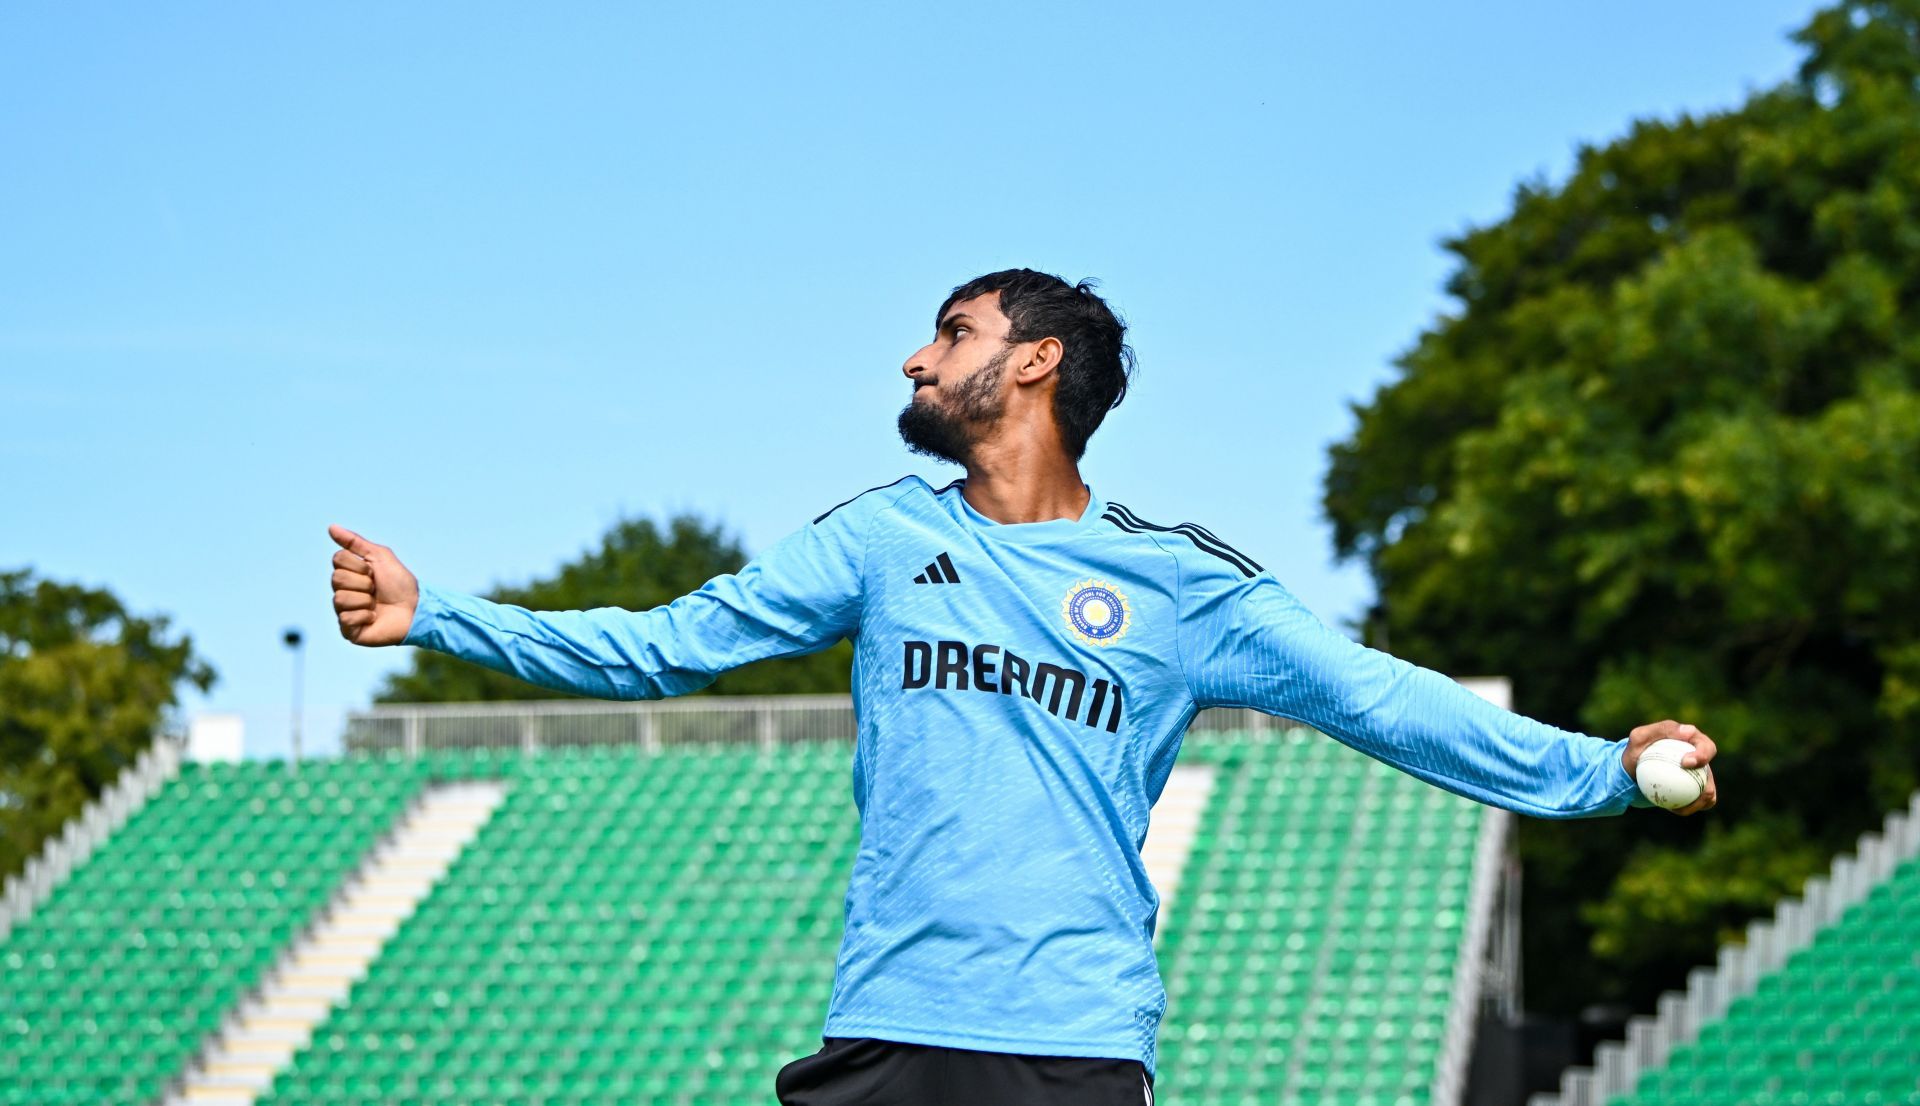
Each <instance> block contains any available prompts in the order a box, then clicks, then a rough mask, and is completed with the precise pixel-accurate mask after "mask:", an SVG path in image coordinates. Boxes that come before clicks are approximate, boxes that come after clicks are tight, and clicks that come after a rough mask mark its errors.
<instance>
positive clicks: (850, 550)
mask: <svg viewBox="0 0 1920 1106" xmlns="http://www.w3.org/2000/svg"><path fill="white" fill-rule="evenodd" d="M964 487H965V481H964V480H956V481H954V482H953V483H951V484H948V485H947V486H946V487H944V488H940V489H938V490H936V489H934V488H933V487H932V486H931V485H929V484H928V483H927V482H925V481H923V480H921V479H920V478H919V477H917V476H906V477H903V478H901V479H900V480H897V481H895V482H893V483H891V484H887V485H884V486H882V487H878V488H873V489H869V490H868V491H866V492H863V493H861V494H860V495H857V496H855V497H854V498H852V499H850V500H848V501H846V502H844V503H842V504H840V505H838V506H836V507H834V508H832V509H830V510H828V511H826V512H824V513H823V514H821V515H820V516H818V517H817V518H815V519H813V520H812V521H811V522H809V523H807V524H806V525H804V526H802V527H800V528H799V529H798V530H797V531H795V532H793V533H791V534H789V535H788V536H787V537H785V538H783V539H782V540H781V541H779V542H778V543H776V544H775V545H774V546H772V547H771V548H770V549H768V550H767V551H766V552H765V553H763V554H762V555H761V556H759V557H756V558H754V559H753V560H752V561H751V562H750V563H749V564H747V565H746V566H745V567H744V568H742V569H741V570H740V571H739V572H737V573H728V574H724V575H721V576H717V577H715V578H713V579H712V580H709V581H708V582H707V583H706V584H705V585H703V586H702V587H701V588H700V589H699V590H697V591H694V592H692V593H690V594H687V595H684V596H681V597H680V598H678V599H675V600H674V601H673V602H671V603H668V604H665V605H662V606H659V607H655V608H653V609H651V610H646V611H629V610H622V609H618V608H599V609H595V610H586V611H540V612H535V611H529V610H525V609H523V608H520V607H516V606H511V605H505V604H498V603H492V602H489V601H486V600H483V599H479V598H476V597H474V596H470V595H464V594H461V593H458V592H454V591H449V590H445V589H441V588H437V587H432V586H430V585H427V584H425V583H423V584H422V585H421V588H420V604H419V608H418V610H417V611H416V613H415V615H414V620H413V624H412V627H411V629H410V630H409V632H408V635H407V638H406V643H407V644H410V645H418V646H423V647H426V648H431V649H436V650H440V651H442V652H446V653H450V654H453V655H455V656H458V657H463V658H465V659H467V660H469V661H473V662H475V663H478V664H481V665H484V666H486V667H488V668H492V669H495V670H497V671H501V672H505V673H509V674H511V675H514V676H517V677H519V678H521V679H523V680H527V681H530V682H532V683H536V684H540V685H543V686H546V687H551V688H555V689H560V690H565V691H569V692H574V693H578V694H583V695H589V696H597V697H601V698H607V699H658V698H662V697H665V696H669V695H681V694H685V693H687V692H691V691H697V690H699V689H700V688H703V687H705V686H707V685H708V684H709V683H711V682H712V681H713V679H714V678H715V677H716V676H717V675H719V674H720V673H721V672H724V671H726V670H728V669H730V668H734V667H736V666H738V665H742V664H746V663H748V662H750V661H756V660H762V659H765V658H768V657H777V656H786V655H791V654H798V653H809V652H813V651H816V650H819V649H824V648H826V647H828V646H830V645H832V644H834V643H835V642H837V641H839V640H840V639H842V638H847V639H851V640H852V641H853V643H854V659H853V700H854V710H855V717H856V719H857V730H858V733H857V735H856V740H855V744H854V749H853V764H852V775H853V780H852V783H853V798H854V802H855V804H856V806H857V808H858V810H859V812H860V821H861V827H860V847H859V851H858V853H857V856H856V859H855V861H854V865H853V872H852V876H851V879H850V881H849V884H848V888H847V895H846V900H845V927H844V933H843V938H842V942H841V946H840V951H839V956H838V960H837V962H836V966H835V976H834V986H833V994H832V998H831V1000H830V1002H829V1005H828V1010H827V1015H826V1021H825V1025H824V1027H823V1035H824V1036H836V1037H877V1038H881V1039H886V1040H895V1041H905V1042H913V1043H921V1044H936V1045H947V1046H951V1047H957V1048H969V1049H981V1050H987V1051H1000V1052H1011V1053H1023V1054H1030V1055H1048V1056H1090V1057H1119V1058H1133V1059H1138V1060H1140V1061H1141V1062H1142V1063H1143V1064H1144V1065H1145V1066H1146V1068H1147V1069H1148V1070H1149V1071H1153V1070H1155V1043H1156V1038H1157V1032H1158V1028H1159V1024H1160V1021H1161V1017H1162V1015H1163V1014H1164V1012H1165V1010H1166V992H1165V989H1164V988H1163V986H1162V984H1161V980H1160V977H1159V971H1158V964H1157V962H1156V960H1155V958H1154V952H1153V932H1154V928H1155V925H1156V921H1157V915H1158V909H1159V904H1160V900H1159V896H1158V894H1157V893H1156V892H1155V890H1154V887H1153V885H1152V883H1151V881H1150V880H1149V879H1148V876H1147V870H1146V866H1145V864H1144V863H1143V862H1142V860H1141V849H1142V846H1143V844H1144V842H1145V840H1146V834H1147V824H1148V815H1149V812H1150V810H1151V809H1152V806H1153V804H1154V802H1155V800H1156V799H1158V798H1159V796H1160V792H1161V790H1162V788H1163V787H1164V786H1165V784H1166V781H1167V776H1168V773H1169V772H1170V771H1171V770H1172V768H1173V764H1174V760H1175V758H1176V757H1177V756H1178V755H1179V752H1180V745H1181V741H1182V738H1183V737H1184V735H1185V733H1186V730H1187V726H1188V724H1189V723H1190V722H1192V720H1193V718H1194V715H1195V714H1196V713H1197V712H1198V711H1199V710H1200V709H1201V708H1202V707H1210V706H1223V707H1249V708H1253V709H1255V710H1259V711H1264V712H1266V713H1269V714H1273V715H1279V716H1282V717H1285V718H1290V719H1295V720H1297V721H1299V722H1302V723H1305V724H1306V725H1309V726H1312V727H1314V728H1316V729H1318V730H1320V731H1322V732H1324V733H1326V734H1327V735H1329V736H1331V737H1332V738H1334V739H1336V740H1338V741H1340V742H1343V743H1345V744H1347V745H1350V746H1352V747H1353V748H1355V749H1358V750H1360V751H1362V752H1364V753H1366V754H1367V755H1369V756H1372V757H1375V758H1377V759H1379V760H1382V761H1385V762H1387V763H1389V764H1392V765H1394V766H1395V767H1397V768H1399V769H1401V770H1403V771H1405V772H1408V773H1411V774H1412V775H1414V776H1417V777H1419V778H1420V779H1423V780H1426V781H1428V782H1429V783H1432V784H1434V785H1435V786H1438V787H1442V788H1445V789H1447V790H1448V791H1452V792H1455V793H1457V794H1460V795H1464V796H1467V797H1470V798H1472V799H1476V800H1478V801H1480V802H1483V803H1488V804H1492V805H1494V806H1499V807H1504V808H1506V809H1508V810H1512V811H1517V812H1519V813H1522V814H1528V815H1533V816H1537V817H1543V818H1578V817H1587V816H1594V815H1606V814H1617V813H1620V812H1621V811H1623V810H1624V809H1625V808H1626V807H1628V806H1629V805H1640V804H1637V803H1636V802H1635V798H1636V796H1637V794H1638V792H1637V789H1636V786H1635V784H1634V781H1633V779H1632V777H1631V776H1629V775H1628V774H1627V772H1626V769H1625V767H1624V765H1623V763H1622V759H1621V758H1622V753H1623V751H1624V747H1625V745H1626V740H1625V739H1624V738H1623V739H1619V740H1613V741H1609V740H1604V739H1601V738H1598V737H1592V736H1587V735H1583V734H1579V733H1574V732H1570V731H1567V730H1562V729H1558V728H1555V727H1553V726H1549V725H1545V724H1542V723H1540V722H1536V721H1533V720H1530V719H1527V718H1525V717H1522V716H1520V715H1518V714H1514V713H1512V712H1509V711H1506V710H1503V709H1501V708H1499V707H1496V706H1494V705H1493V704H1491V703H1488V702H1486V701H1485V700H1482V699H1481V698H1479V697H1478V696H1476V695H1474V694H1473V693H1472V692H1470V691H1467V690H1466V689H1465V688H1463V687H1461V686H1460V685H1459V684H1457V683H1455V682H1454V681H1453V680H1451V679H1448V678H1447V677H1445V676H1443V675H1440V674H1439V673H1436V672H1432V671H1429V670H1427V669H1423V668H1419V667H1416V666H1415V665H1412V664H1409V663H1407V662H1405V661H1402V660H1400V659H1398V658H1395V657H1393V656H1390V655H1389V654H1387V653H1384V652H1380V651H1377V650H1374V649H1370V648H1367V647H1365V646H1363V645H1361V644H1359V643H1356V642H1354V641H1352V640H1351V639H1349V638H1347V637H1346V636H1344V635H1342V634H1339V633H1336V632H1334V631H1333V630H1331V629H1329V628H1328V627H1327V626H1325V625H1324V624H1323V623H1321V622H1320V620H1319V619H1317V618H1315V617H1314V616H1313V614H1312V613H1311V612H1309V611H1308V610H1307V609H1306V608H1305V607H1304V606H1303V605H1302V604H1301V603H1300V601H1299V600H1297V599H1296V598H1295V597H1294V596H1293V595H1292V594H1291V593H1290V592H1289V591H1288V590H1287V589H1286V587H1285V586H1283V585H1282V584H1281V582H1280V581H1279V580H1278V579H1276V578H1275V577H1274V575H1273V574H1272V573H1271V572H1268V571H1266V570H1264V569H1262V568H1260V566H1259V565H1257V564H1256V563H1255V562H1254V561H1252V560H1251V559H1249V558H1248V557H1247V556H1246V555H1245V554H1243V553H1241V552H1239V551H1238V550H1235V549H1233V548H1232V547H1230V546H1228V545H1227V544H1226V543H1224V542H1222V541H1221V540H1220V539H1218V538H1217V537H1215V536H1214V535H1213V534H1212V533H1211V532H1210V531H1208V530H1206V529H1204V528H1202V527H1199V526H1196V525H1193V524H1190V523H1182V524H1179V525H1173V526H1166V525H1159V524H1155V523H1150V522H1146V521H1144V520H1142V519H1140V518H1139V517H1137V516H1136V515H1134V514H1133V513H1132V512H1131V511H1129V510H1128V509H1127V508H1126V507H1125V506H1123V505H1121V504H1118V503H1111V502H1108V501H1107V500H1105V499H1104V498H1102V497H1101V496H1100V495H1099V494H1098V493H1097V492H1096V491H1094V490H1093V489H1092V488H1091V487H1088V488H1087V491H1088V494H1089V497H1090V498H1089V502H1088V505H1087V507H1086V510H1085V512H1084V513H1083V514H1082V515H1081V517H1079V518H1077V519H1055V520H1050V521H1046V522H1030V523H1011V524H1004V523H997V522H995V521H994V520H992V519H989V518H987V517H985V516H984V515H982V514H980V513H979V512H978V511H976V510H975V509H974V508H973V507H972V506H971V505H970V504H969V503H968V502H967V501H966V499H965V497H964V496H963V494H962V493H963V490H964Z"/></svg>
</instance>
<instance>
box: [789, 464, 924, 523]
mask: <svg viewBox="0 0 1920 1106" xmlns="http://www.w3.org/2000/svg"><path fill="white" fill-rule="evenodd" d="M912 478H913V477H912V475H911V474H909V475H907V476H902V477H901V478H900V480H911V479H912ZM900 480H895V481H892V482H890V483H886V484H875V485H874V486H873V487H871V488H868V489H867V491H866V492H861V493H860V495H856V496H851V497H849V498H846V499H843V500H841V501H840V502H838V503H835V504H834V505H833V506H831V507H828V508H827V509H826V510H824V511H822V512H820V513H819V514H818V515H816V516H814V519H813V521H814V522H816V523H819V522H824V521H826V518H827V516H828V515H830V514H832V513H833V512H835V511H837V510H839V509H840V508H842V507H845V506H846V505H847V504H849V503H852V502H853V501H854V500H855V499H859V498H860V496H861V495H865V494H867V492H877V491H879V490H880V489H881V488H891V487H893V486H894V485H895V484H898V483H899V482H900Z"/></svg>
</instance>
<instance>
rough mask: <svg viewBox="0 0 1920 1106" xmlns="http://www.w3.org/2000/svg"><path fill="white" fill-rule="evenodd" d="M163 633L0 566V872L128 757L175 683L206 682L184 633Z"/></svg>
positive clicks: (164, 721) (208, 673)
mask: <svg viewBox="0 0 1920 1106" xmlns="http://www.w3.org/2000/svg"><path fill="white" fill-rule="evenodd" d="M166 630H167V619H166V618H165V617H163V616H155V617H153V618H138V617H135V616H134V615H132V614H129V613H128V612H127V610H126V608H125V607H124V606H122V605H121V603H120V601H119V600H118V599H116V598H114V596H113V595H112V594H110V593H108V592H105V591H97V590H94V589H91V588H87V587H83V586H81V585H78V584H62V583H56V582H54V581H52V580H36V579H35V578H34V576H33V573H32V571H31V570H30V569H19V570H14V571H5V572H0V875H13V874H14V873H16V872H18V871H19V870H20V869H21V868H22V867H23V866H24V865H25V863H26V861H27V859H28V858H29V857H31V856H33V855H34V854H35V853H36V852H38V851H39V849H40V846H41V844H42V843H43V842H44V841H45V840H46V839H47V838H48V837H49V836H51V835H53V834H55V833H57V832H58V831H59V829H60V826H61V825H62V823H64V822H66V820H67V819H69V818H72V817H73V816H74V815H76V814H78V813H79V812H80V810H81V809H82V808H83V807H85V806H86V804H87V803H89V802H91V801H92V800H93V799H95V798H98V797H99V795H100V793H101V792H102V791H103V790H105V789H106V788H107V787H109V786H111V785H112V783H113V781H114V780H115V779H116V778H117V777H118V776H119V775H120V772H121V771H122V770H123V769H125V768H126V767H128V766H129V765H131V764H132V763H133V762H134V761H135V760H137V759H139V757H140V754H142V753H144V752H145V751H146V750H147V747H148V746H149V745H151V744H152V743H153V738H154V734H155V733H157V732H159V731H160V730H161V729H163V728H166V727H168V726H170V725H171V724H172V720H171V719H169V718H168V717H167V712H168V710H169V709H170V708H171V707H173V706H174V705H175V703H176V693H177V692H178V690H179V688H180V685H181V683H182V682H183V681H184V682H185V683H187V684H190V685H192V686H194V687H197V688H199V689H200V690H201V691H206V690H207V689H209V688H211V687H212V686H213V682H214V678H215V677H214V671H213V669H212V668H211V667H209V666H208V665H207V664H206V662H205V661H204V660H202V659H200V658H199V657H197V656H196V655H195V654H194V652H193V644H192V640H191V639H190V638H188V637H187V636H185V635H182V636H181V637H180V638H179V639H178V640H172V639H170V638H169V637H168V636H167V633H166Z"/></svg>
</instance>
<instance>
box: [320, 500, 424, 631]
mask: <svg viewBox="0 0 1920 1106" xmlns="http://www.w3.org/2000/svg"><path fill="white" fill-rule="evenodd" d="M327 535H328V536H329V537H331V538H332V539H333V540H334V541H336V542H338V543H339V544H340V549H339V550H337V551H336V552H335V553H334V555H333V611H334V613H335V614H337V615H339V616H340V636H341V637H343V638H346V639H347V640H348V641H351V642H353V643H354V644H355V645H398V644H400V643H401V642H403V641H405V640H406V638H407V631H408V630H409V629H411V628H412V626H413V612H414V609H415V608H416V607H418V606H419V605H420V582H419V581H418V580H416V579H414V576H413V573H411V572H408V571H407V566H406V565H403V564H401V563H400V559H399V558H398V557H395V556H394V555H393V550H391V549H388V548H387V547H386V546H384V545H375V544H373V543H372V542H370V541H368V540H367V539H365V538H363V537H361V536H360V535H358V534H356V533H354V532H353V531H351V530H349V529H347V528H346V527H344V526H329V527H327Z"/></svg>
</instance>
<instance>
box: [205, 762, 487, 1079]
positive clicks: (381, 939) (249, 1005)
mask: <svg viewBox="0 0 1920 1106" xmlns="http://www.w3.org/2000/svg"><path fill="white" fill-rule="evenodd" d="M505 790H506V789H505V788H504V787H503V786H502V785H500V784H498V783H494V782H477V781H476V782H467V783H460V784H449V785H443V786H439V787H435V788H432V789H430V790H429V791H427V792H426V793H425V794H424V795H423V796H422V797H421V799H420V802H419V804H418V805H417V806H416V807H414V809H413V810H412V812H411V813H410V814H409V815H408V816H407V818H406V820H405V821H403V822H402V823H401V824H400V825H399V826H398V827H397V828H396V829H395V830H394V832H393V835H392V836H391V837H390V838H389V839H388V840H387V841H385V842H383V843H382V844H381V845H379V846H378V847H377V848H375V850H374V851H373V853H372V855H370V856H369V857H368V858H367V860H366V862H365V863H364V864H363V865H362V866H361V869H360V871H359V872H358V873H357V874H356V875H355V876H354V878H353V879H351V880H350V881H349V882H348V883H347V885H346V886H345V887H344V888H343V889H342V892H341V894H340V896H339V897H338V898H337V899H336V900H335V905H334V907H333V909H332V910H331V911H329V912H328V914H327V916H326V917H325V918H323V919H322V920H321V921H320V922H319V923H318V924H317V925H316V926H315V927H314V929H313V930H312V932H311V933H310V934H309V935H308V936H306V937H304V938H302V939H301V940H300V941H299V942H298V943H296V944H295V945H294V946H293V948H292V950H291V951H290V952H289V953H288V955H287V956H286V958H285V959H284V960H282V961H281V963H280V965H279V966H278V968H277V969H276V970H275V972H274V973H273V975H272V976H271V977H270V978H268V980H267V981H266V983H264V984H263V985H262V986H261V988H260V991H259V993H258V995H257V996H256V997H254V998H252V999H249V1000H248V1001H246V1002H245V1003H243V1004H242V1006H241V1009H240V1012H239V1014H238V1016H237V1017H235V1018H234V1019H233V1020H232V1021H230V1022H229V1023H228V1026H227V1028H226V1029H225V1031H224V1032H223V1033H221V1034H220V1035H219V1036H218V1037H216V1038H215V1040H214V1041H213V1042H211V1044H210V1045H209V1046H208V1048H207V1050H206V1052H205V1054H204V1055H203V1057H202V1059H201V1060H200V1062H199V1063H198V1064H197V1065H196V1066H195V1068H194V1069H192V1070H190V1071H189V1073H188V1074H187V1076H186V1079H185V1080H184V1086H183V1088H182V1089H181V1091H180V1092H179V1093H177V1094H176V1095H174V1096H172V1097H170V1098H169V1099H168V1100H167V1101H168V1106H251V1104H252V1102H253V1100H254V1099H255V1097H257V1096H258V1094H259V1093H260V1092H261V1091H262V1090H264V1089H266V1088H267V1087H269V1086H271V1085H272V1083H273V1077H274V1075H275V1074H276V1073H278V1072H279V1071H280V1069H281V1068H283V1067H285V1066H286V1065H287V1062H288V1061H289V1060H290V1059H292V1057H293V1055H294V1053H296V1052H298V1051H299V1050H300V1049H301V1048H303V1047H304V1046H305V1045H306V1043H307V1042H308V1041H309V1040H311V1039H312V1036H313V1029H314V1027H315V1026H316V1025H318V1024H320V1022H322V1021H324V1020H325V1019H326V1017H327V1016H328V1015H329V1014H330V1013H331V1012H332V1010H333V1008H334V1006H336V1005H338V1004H339V1003H340V1002H342V1001H343V1000H345V999H346V998H347V996H348V993H349V992H350V991H352V989H353V985H354V983H355V982H357V981H358V980H360V979H361V978H363V977H364V976H365V975H366V973H367V969H368V966H369V965H370V964H372V962H373V960H374V958H375V957H377V956H379V955H380V949H381V947H382V946H383V945H385V944H386V941H387V939H388V938H389V937H391V936H392V935H393V933H394V932H396V931H397V930H398V929H399V927H400V926H401V925H403V924H404V923H405V922H406V919H407V918H408V917H409V916H411V915H412V914H413V912H414V910H415V909H416V908H417V907H418V906H419V904H420V901H421V900H422V899H424V898H426V897H427V894H428V893H429V892H430V891H431V890H432V889H433V887H434V885H435V884H436V883H437V882H439V880H440V878H441V877H442V876H443V875H445V873H446V871H447V869H448V867H450V866H451V865H452V863H453V862H454V860H455V859H456V858H458V857H459V855H460V853H461V851H462V850H463V849H464V848H466V846H467V843H468V842H470V841H471V840H473V837H474V835H476V834H477V833H479V831H480V827H481V826H483V825H485V824H486V821H487V819H488V818H490V817H492V816H493V812H494V810H495V809H496V808H498V807H499V805H500V803H501V800H502V799H503V798H504V797H505Z"/></svg>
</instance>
